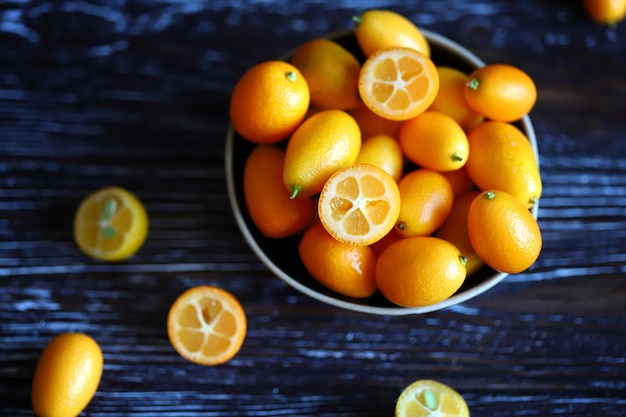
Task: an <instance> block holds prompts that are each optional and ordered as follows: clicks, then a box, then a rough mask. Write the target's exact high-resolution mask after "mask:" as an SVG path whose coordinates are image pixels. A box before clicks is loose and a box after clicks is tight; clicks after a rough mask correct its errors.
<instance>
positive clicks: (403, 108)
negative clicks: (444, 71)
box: [359, 48, 439, 120]
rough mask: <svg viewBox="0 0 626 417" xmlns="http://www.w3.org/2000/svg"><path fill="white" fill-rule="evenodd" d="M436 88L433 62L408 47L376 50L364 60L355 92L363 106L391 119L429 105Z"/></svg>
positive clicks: (436, 82) (436, 77) (407, 114)
mask: <svg viewBox="0 0 626 417" xmlns="http://www.w3.org/2000/svg"><path fill="white" fill-rule="evenodd" d="M438 89H439V75H438V74H437V68H436V67H435V64H434V63H433V62H432V61H431V60H430V58H428V57H427V56H426V55H423V54H421V53H420V52H418V51H416V50H414V49H409V48H388V49H383V50H380V51H378V52H376V53H375V54H373V55H372V56H370V57H369V58H368V59H367V60H366V61H365V63H364V64H363V66H362V67H361V72H360V74H359V93H360V94H361V99H362V100H363V102H364V103H365V105H366V106H367V107H368V108H369V109H370V110H371V111H372V112H374V113H376V114H378V115H380V116H382V117H385V118H388V119H391V120H407V119H410V118H413V117H415V116H417V115H419V114H420V113H422V112H423V111H424V110H426V109H427V108H428V107H429V106H430V105H431V103H432V102H433V100H434V99H435V96H436V95H437V90H438Z"/></svg>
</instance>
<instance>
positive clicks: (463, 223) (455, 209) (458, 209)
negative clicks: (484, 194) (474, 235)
mask: <svg viewBox="0 0 626 417" xmlns="http://www.w3.org/2000/svg"><path fill="white" fill-rule="evenodd" d="M479 194H480V191H470V192H468V193H465V194H463V195H461V196H459V197H458V198H455V200H454V204H453V205H452V210H451V211H450V214H449V215H448V217H447V218H446V221H445V222H443V224H442V225H441V227H440V228H439V230H437V235H436V236H437V237H438V238H441V239H443V240H447V241H448V242H450V243H452V244H453V245H454V246H456V247H457V248H458V249H459V251H460V252H461V253H462V254H463V256H465V257H466V258H467V263H466V264H465V269H466V270H467V275H471V274H473V273H474V272H476V271H478V270H479V269H480V267H481V266H483V265H484V262H483V261H482V260H481V259H480V257H479V256H478V254H476V251H475V250H474V248H473V247H472V243H471V242H470V238H469V233H468V231H467V214H468V212H469V208H470V205H471V204H472V202H473V201H474V199H475V198H476V197H478V195H479Z"/></svg>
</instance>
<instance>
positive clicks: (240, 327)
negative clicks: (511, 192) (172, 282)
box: [167, 285, 247, 365]
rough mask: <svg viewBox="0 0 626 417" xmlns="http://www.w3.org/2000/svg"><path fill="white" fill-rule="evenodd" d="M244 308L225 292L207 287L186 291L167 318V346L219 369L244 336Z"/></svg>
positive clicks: (234, 351) (236, 349)
mask: <svg viewBox="0 0 626 417" xmlns="http://www.w3.org/2000/svg"><path fill="white" fill-rule="evenodd" d="M246 330H247V320H246V315H245V312H244V310H243V307H242V306H241V304H240V303H239V301H238V300H237V299H236V298H235V297H234V296H233V295H232V294H231V293H230V292H228V291H226V290H224V289H222V288H219V287H214V286H210V285H202V286H197V287H193V288H190V289H188V290H187V291H185V292H183V293H182V294H181V295H180V296H179V297H178V298H177V299H176V301H174V304H172V306H171V307H170V310H169V314H168V316H167V334H168V337H169V340H170V343H171V344H172V346H173V347H174V349H175V350H176V352H178V353H179V354H180V355H181V356H182V357H183V358H185V359H187V360H189V361H191V362H194V363H197V364H200V365H218V364H221V363H224V362H226V361H228V360H230V359H231V358H232V357H233V356H235V355H236V354H237V352H239V349H240V348H241V346H242V344H243V341H244V339H245V336H246Z"/></svg>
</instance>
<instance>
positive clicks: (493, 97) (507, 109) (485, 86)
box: [464, 64, 537, 122]
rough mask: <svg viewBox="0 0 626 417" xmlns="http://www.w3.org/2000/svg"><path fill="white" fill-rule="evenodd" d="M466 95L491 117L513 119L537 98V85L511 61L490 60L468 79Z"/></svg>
mask: <svg viewBox="0 0 626 417" xmlns="http://www.w3.org/2000/svg"><path fill="white" fill-rule="evenodd" d="M464 91H465V99H466V100H467V103H468V104H469V106H470V107H471V108H472V109H473V110H474V111H475V112H477V113H479V114H481V115H483V116H485V117H486V118H487V119H490V120H497V121H502V122H513V121H515V120H519V119H521V118H522V117H523V116H525V115H526V114H528V113H529V112H530V111H531V109H532V108H533V107H534V105H535V102H536V101H537V87H536V86H535V83H534V81H533V80H532V78H530V76H529V75H528V74H526V73H525V72H524V71H522V70H521V69H519V68H517V67H514V66H512V65H507V64H490V65H486V66H484V67H481V68H478V69H476V70H474V71H473V72H472V73H471V74H470V75H469V76H468V77H467V79H466V83H465V90H464Z"/></svg>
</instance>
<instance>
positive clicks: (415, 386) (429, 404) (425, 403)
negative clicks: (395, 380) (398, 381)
mask: <svg viewBox="0 0 626 417" xmlns="http://www.w3.org/2000/svg"><path fill="white" fill-rule="evenodd" d="M469 415H470V414H469V408H468V407H467V403H466V402H465V399H463V397H462V396H461V394H459V393H458V392H457V391H456V390H454V389H453V388H451V387H449V386H448V385H445V384H442V383H441V382H437V381H433V380H428V379H422V380H419V381H415V382H413V383H412V384H410V385H409V386H407V387H406V388H405V389H404V391H402V394H400V396H399V397H398V400H397V401H396V417H469Z"/></svg>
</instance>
